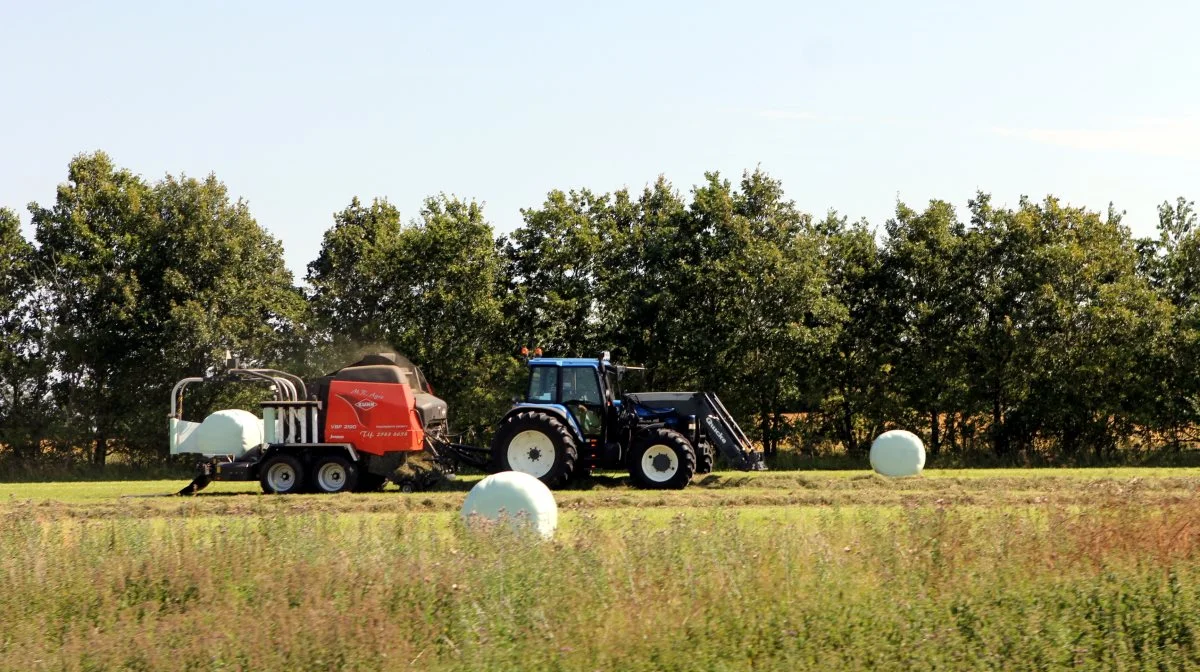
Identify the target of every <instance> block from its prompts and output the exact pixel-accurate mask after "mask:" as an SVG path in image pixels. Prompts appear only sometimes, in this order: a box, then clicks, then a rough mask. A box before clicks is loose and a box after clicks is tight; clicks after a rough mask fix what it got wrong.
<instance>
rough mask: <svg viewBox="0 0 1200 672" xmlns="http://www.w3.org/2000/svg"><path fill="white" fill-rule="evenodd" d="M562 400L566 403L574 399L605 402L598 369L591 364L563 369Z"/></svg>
mask: <svg viewBox="0 0 1200 672" xmlns="http://www.w3.org/2000/svg"><path fill="white" fill-rule="evenodd" d="M562 401H563V403H564V404H565V403H568V402H572V401H576V402H581V403H585V404H603V403H604V399H603V398H602V397H601V396H600V381H599V379H598V378H597V377H596V370H595V369H593V368H591V367H590V366H589V367H582V366H581V367H572V368H567V369H563V381H562Z"/></svg>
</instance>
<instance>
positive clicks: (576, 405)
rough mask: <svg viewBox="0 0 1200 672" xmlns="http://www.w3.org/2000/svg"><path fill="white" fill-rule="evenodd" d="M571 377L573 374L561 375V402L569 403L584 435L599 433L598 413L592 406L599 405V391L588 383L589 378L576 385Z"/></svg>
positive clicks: (584, 374) (599, 421) (599, 420)
mask: <svg viewBox="0 0 1200 672" xmlns="http://www.w3.org/2000/svg"><path fill="white" fill-rule="evenodd" d="M577 375H582V376H586V375H587V373H579V374H577ZM572 378H574V376H564V377H563V381H562V398H563V403H565V404H568V405H569V407H570V408H571V413H573V414H574V415H575V419H576V420H578V421H579V427H580V429H582V430H583V433H584V434H585V435H588V436H591V435H595V434H599V433H600V428H601V419H600V413H599V412H597V411H596V409H595V408H593V406H601V402H600V398H599V397H600V393H599V392H600V391H599V390H597V389H596V386H595V385H594V384H592V385H588V382H589V380H588V379H587V378H585V379H584V380H583V381H582V382H583V384H582V385H578V386H577V385H576V384H575V383H576V382H577V381H575V380H572Z"/></svg>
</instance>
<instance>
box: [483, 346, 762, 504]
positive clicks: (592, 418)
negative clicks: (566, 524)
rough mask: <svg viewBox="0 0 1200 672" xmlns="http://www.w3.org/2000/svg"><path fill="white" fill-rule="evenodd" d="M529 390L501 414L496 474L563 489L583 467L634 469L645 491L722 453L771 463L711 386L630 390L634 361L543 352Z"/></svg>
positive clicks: (683, 477)
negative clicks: (625, 384) (625, 380)
mask: <svg viewBox="0 0 1200 672" xmlns="http://www.w3.org/2000/svg"><path fill="white" fill-rule="evenodd" d="M528 364H529V387H528V392H527V394H526V395H525V398H524V399H522V400H519V401H517V402H516V403H515V404H514V405H513V407H512V409H511V410H509V411H508V413H507V414H505V416H504V418H503V419H502V420H501V421H500V426H499V428H498V429H497V431H496V437H495V439H494V440H493V441H492V446H491V460H492V464H491V465H490V469H489V470H491V471H509V470H511V471H521V472H524V473H527V474H530V475H533V476H536V477H537V478H539V479H541V481H542V482H543V483H545V484H546V485H548V486H550V487H552V488H553V487H558V486H561V485H563V484H565V483H566V482H568V481H569V480H571V478H572V477H573V476H575V475H577V474H580V473H582V474H588V473H591V472H593V471H595V470H599V469H603V470H626V469H627V470H628V471H629V475H630V477H631V478H632V480H633V482H634V484H635V485H638V486H639V487H643V488H656V489H679V488H684V487H686V486H687V484H688V483H689V482H691V480H692V476H693V475H694V474H696V473H707V472H709V471H711V470H712V468H713V463H714V461H715V460H716V455H717V452H718V451H719V452H720V453H721V455H722V456H723V457H724V458H725V460H726V461H727V462H728V463H729V465H730V466H731V467H733V468H735V469H742V470H761V469H764V468H765V467H764V465H763V460H762V453H761V451H758V450H756V449H755V448H754V446H753V444H751V442H750V440H749V439H748V438H747V437H746V434H745V433H744V432H743V431H742V430H741V428H740V427H738V424H737V422H735V421H734V419H733V417H732V416H731V415H730V414H729V412H728V411H727V410H725V406H724V405H722V404H721V401H720V400H719V399H718V398H717V396H716V395H715V394H712V393H711V392H644V393H637V394H622V393H621V377H622V375H623V374H624V373H625V371H626V370H628V369H630V368H634V367H625V366H621V365H619V364H614V363H612V361H610V358H609V355H608V353H607V352H605V353H603V354H602V355H601V356H600V357H598V358H595V359H586V358H562V359H556V358H552V357H535V358H532V359H529V360H528Z"/></svg>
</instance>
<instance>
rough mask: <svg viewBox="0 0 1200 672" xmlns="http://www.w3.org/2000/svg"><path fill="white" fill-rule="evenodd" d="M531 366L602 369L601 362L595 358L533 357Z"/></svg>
mask: <svg viewBox="0 0 1200 672" xmlns="http://www.w3.org/2000/svg"><path fill="white" fill-rule="evenodd" d="M529 365H530V366H590V367H592V368H593V369H598V368H600V360H598V359H596V358H595V357H532V358H530V360H529Z"/></svg>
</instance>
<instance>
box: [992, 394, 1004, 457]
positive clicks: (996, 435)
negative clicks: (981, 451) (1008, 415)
mask: <svg viewBox="0 0 1200 672" xmlns="http://www.w3.org/2000/svg"><path fill="white" fill-rule="evenodd" d="M992 450H993V451H995V453H996V456H997V457H1004V456H1005V455H1007V454H1008V437H1007V436H1005V433H1004V415H1003V410H1002V407H1001V404H1000V393H999V392H996V394H994V395H993V396H992Z"/></svg>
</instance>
